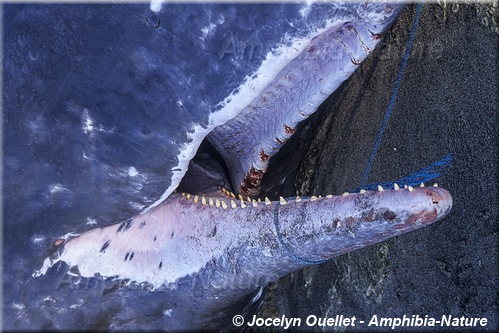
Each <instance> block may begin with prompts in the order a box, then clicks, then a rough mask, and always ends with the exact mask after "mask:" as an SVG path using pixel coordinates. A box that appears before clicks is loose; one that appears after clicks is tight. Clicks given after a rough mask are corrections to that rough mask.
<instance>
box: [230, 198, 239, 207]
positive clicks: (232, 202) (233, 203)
mask: <svg viewBox="0 0 499 333" xmlns="http://www.w3.org/2000/svg"><path fill="white" fill-rule="evenodd" d="M230 206H231V207H232V208H233V209H234V208H237V203H235V202H234V200H231V201H230Z"/></svg>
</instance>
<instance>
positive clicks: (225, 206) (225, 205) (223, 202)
mask: <svg viewBox="0 0 499 333" xmlns="http://www.w3.org/2000/svg"><path fill="white" fill-rule="evenodd" d="M222 208H223V209H227V208H229V207H228V206H227V204H226V203H225V201H222Z"/></svg>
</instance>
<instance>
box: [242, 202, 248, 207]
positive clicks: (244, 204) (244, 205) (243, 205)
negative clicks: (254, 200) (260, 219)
mask: <svg viewBox="0 0 499 333" xmlns="http://www.w3.org/2000/svg"><path fill="white" fill-rule="evenodd" d="M246 207H248V206H246V203H244V200H241V208H246Z"/></svg>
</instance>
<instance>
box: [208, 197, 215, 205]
mask: <svg viewBox="0 0 499 333" xmlns="http://www.w3.org/2000/svg"><path fill="white" fill-rule="evenodd" d="M214 204H215V203H214V202H213V199H212V198H210V199H209V200H208V205H210V207H213V205H214Z"/></svg>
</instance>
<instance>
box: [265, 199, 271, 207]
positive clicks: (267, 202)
mask: <svg viewBox="0 0 499 333" xmlns="http://www.w3.org/2000/svg"><path fill="white" fill-rule="evenodd" d="M271 204H272V201H270V200H269V198H267V197H265V205H267V206H270V205H271Z"/></svg>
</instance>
